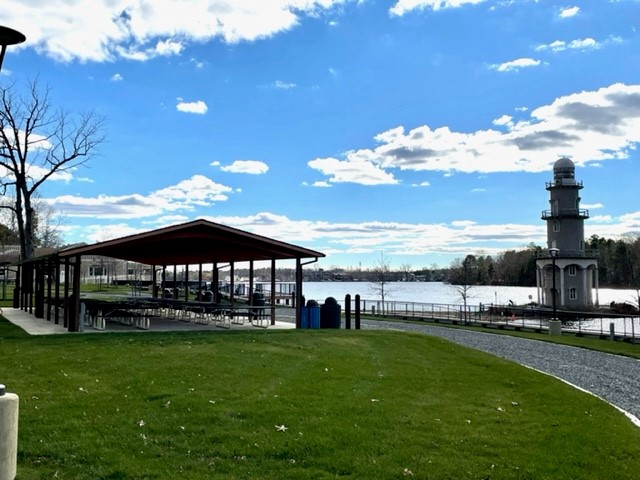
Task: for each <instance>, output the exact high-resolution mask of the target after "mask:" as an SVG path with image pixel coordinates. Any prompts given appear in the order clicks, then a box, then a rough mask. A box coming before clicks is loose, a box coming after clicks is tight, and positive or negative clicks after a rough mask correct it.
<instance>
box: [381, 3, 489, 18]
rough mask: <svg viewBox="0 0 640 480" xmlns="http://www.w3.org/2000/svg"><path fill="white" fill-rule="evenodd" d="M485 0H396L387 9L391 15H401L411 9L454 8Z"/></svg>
mask: <svg viewBox="0 0 640 480" xmlns="http://www.w3.org/2000/svg"><path fill="white" fill-rule="evenodd" d="M485 1H486V0H398V2H397V3H396V4H395V5H394V6H393V7H391V8H390V9H389V13H390V14H391V15H397V16H399V17H401V16H402V15H404V14H405V13H408V12H411V11H413V10H425V9H427V8H430V9H432V10H440V9H441V8H456V7H462V6H464V5H477V4H479V3H483V2H485Z"/></svg>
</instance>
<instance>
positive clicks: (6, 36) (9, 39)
mask: <svg viewBox="0 0 640 480" xmlns="http://www.w3.org/2000/svg"><path fill="white" fill-rule="evenodd" d="M26 39H27V38H26V37H25V36H24V35H23V34H22V33H20V32H18V31H17V30H14V29H13V28H9V27H3V26H2V25H0V48H1V49H0V71H1V70H2V61H3V60H4V54H5V52H6V51H7V46H9V45H17V44H18V43H22V42H24V41H25V40H26Z"/></svg>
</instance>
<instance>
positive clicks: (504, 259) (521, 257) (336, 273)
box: [237, 235, 640, 288]
mask: <svg viewBox="0 0 640 480" xmlns="http://www.w3.org/2000/svg"><path fill="white" fill-rule="evenodd" d="M585 248H586V250H588V251H589V253H590V254H594V255H595V256H596V257H597V259H598V282H599V286H600V287H620V288H640V237H632V238H631V237H627V238H623V239H620V240H610V239H604V238H600V237H598V236H596V235H594V236H592V237H591V238H590V239H589V240H587V241H586V242H585ZM540 255H546V248H543V247H540V246H538V245H534V244H530V245H528V246H527V247H526V248H523V249H520V250H506V251H505V252H503V253H501V254H499V255H496V256H491V255H467V256H466V257H464V258H463V259H457V260H455V261H454V262H452V263H451V265H450V266H449V267H448V268H437V267H434V268H421V269H416V268H415V267H412V266H411V265H402V266H401V267H400V268H397V269H394V268H389V269H384V268H383V269H381V268H380V266H379V267H378V268H373V269H342V268H332V269H328V270H324V269H305V270H304V280H305V281H308V282H321V281H362V282H380V280H381V278H384V281H385V282H392V281H405V282H407V281H426V282H449V283H453V284H466V285H509V286H522V287H531V286H535V285H536V258H537V257H539V256H540ZM382 270H384V271H382ZM237 273H238V274H239V275H242V271H241V270H238V271H237ZM255 273H256V274H257V275H260V274H261V271H260V270H259V269H256V272H255ZM277 276H278V279H279V280H281V281H285V282H286V281H294V280H295V270H294V269H278V272H277ZM264 277H265V278H269V273H268V271H265V272H264Z"/></svg>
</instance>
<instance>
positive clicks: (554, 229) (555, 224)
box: [553, 222, 560, 232]
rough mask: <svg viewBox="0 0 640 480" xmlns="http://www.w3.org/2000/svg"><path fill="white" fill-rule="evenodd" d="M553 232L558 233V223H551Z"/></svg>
mask: <svg viewBox="0 0 640 480" xmlns="http://www.w3.org/2000/svg"><path fill="white" fill-rule="evenodd" d="M553 231H554V232H559V231H560V222H553Z"/></svg>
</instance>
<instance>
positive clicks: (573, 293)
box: [569, 288, 578, 300]
mask: <svg viewBox="0 0 640 480" xmlns="http://www.w3.org/2000/svg"><path fill="white" fill-rule="evenodd" d="M577 298H578V291H577V290H576V289H575V288H570V289H569V300H575V299H577Z"/></svg>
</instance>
